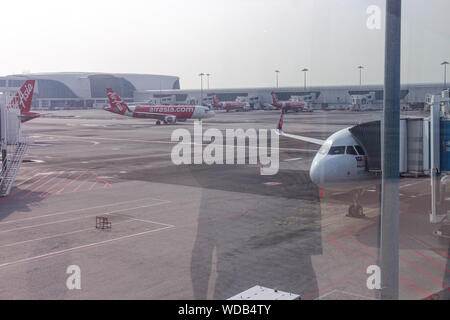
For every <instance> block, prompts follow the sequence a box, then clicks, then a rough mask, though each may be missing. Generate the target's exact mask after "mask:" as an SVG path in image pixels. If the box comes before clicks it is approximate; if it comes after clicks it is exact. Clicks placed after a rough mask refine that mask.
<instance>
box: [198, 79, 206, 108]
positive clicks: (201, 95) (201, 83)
mask: <svg viewBox="0 0 450 320" xmlns="http://www.w3.org/2000/svg"><path fill="white" fill-rule="evenodd" d="M204 75H205V74H204V73H203V72H202V73H200V74H199V76H200V105H203V76H204Z"/></svg>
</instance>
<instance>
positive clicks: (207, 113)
mask: <svg viewBox="0 0 450 320" xmlns="http://www.w3.org/2000/svg"><path fill="white" fill-rule="evenodd" d="M215 115H216V113H215V112H214V111H211V110H208V111H206V117H207V118H212V117H214V116H215Z"/></svg>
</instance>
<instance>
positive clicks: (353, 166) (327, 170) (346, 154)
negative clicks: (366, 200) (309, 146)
mask: <svg viewBox="0 0 450 320" xmlns="http://www.w3.org/2000/svg"><path fill="white" fill-rule="evenodd" d="M309 174H310V177H311V180H312V181H313V182H314V183H315V184H316V185H317V186H319V187H320V188H323V189H328V190H343V189H346V190H348V189H359V188H361V187H362V186H365V185H372V184H374V183H375V180H376V177H375V176H374V175H373V174H371V173H370V172H368V171H367V170H366V155H365V152H364V150H363V149H362V148H361V146H360V145H359V144H358V143H357V142H356V140H355V139H354V138H353V136H352V135H351V133H350V131H349V128H345V129H342V130H339V131H337V132H336V133H334V134H333V135H331V136H330V137H329V138H328V139H327V140H326V141H325V143H324V144H323V145H322V147H321V148H320V150H319V151H318V152H317V154H316V155H315V157H314V159H313V162H312V164H311V168H310V171H309Z"/></svg>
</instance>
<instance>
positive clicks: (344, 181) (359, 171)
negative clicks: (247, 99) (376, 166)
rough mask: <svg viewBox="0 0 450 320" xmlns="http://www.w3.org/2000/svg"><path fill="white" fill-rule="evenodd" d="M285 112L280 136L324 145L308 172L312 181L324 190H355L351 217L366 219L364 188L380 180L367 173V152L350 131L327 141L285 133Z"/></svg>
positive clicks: (282, 115) (283, 110)
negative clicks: (362, 202) (363, 200)
mask: <svg viewBox="0 0 450 320" xmlns="http://www.w3.org/2000/svg"><path fill="white" fill-rule="evenodd" d="M285 112H286V111H285V109H284V108H282V109H281V116H280V120H279V122H278V127H277V130H276V132H277V133H278V134H279V135H281V136H285V137H288V138H293V139H297V140H302V141H306V142H309V143H313V144H318V145H321V148H320V149H319V151H318V152H317V154H316V155H315V157H314V159H313V162H312V164H311V168H310V170H309V175H310V177H311V180H312V182H313V183H314V184H316V185H317V186H318V187H320V188H323V189H325V190H338V191H343V190H348V191H354V198H353V203H352V205H351V206H350V207H349V210H348V215H349V216H352V217H358V216H363V215H364V214H363V207H362V206H361V204H360V201H359V199H360V197H361V195H362V194H363V191H364V189H363V188H364V187H367V186H370V185H375V184H376V179H377V177H376V176H375V174H373V173H371V172H369V171H367V170H366V152H365V151H364V149H363V148H362V147H361V146H360V145H359V144H358V143H357V141H356V140H355V139H354V138H353V136H352V134H351V133H350V131H349V129H350V128H345V129H342V130H339V131H337V132H335V133H334V134H332V135H331V136H330V137H328V139H326V140H321V139H315V138H310V137H305V136H299V135H293V134H289V133H285V132H284V131H283V118H284V114H285Z"/></svg>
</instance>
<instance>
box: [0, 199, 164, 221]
mask: <svg viewBox="0 0 450 320" xmlns="http://www.w3.org/2000/svg"><path fill="white" fill-rule="evenodd" d="M142 200H156V201H162V202H163V203H162V204H165V203H170V202H171V201H169V200H163V199H157V198H151V197H149V198H142V199H136V200H129V201H122V202H116V203H112V204H105V205H101V206H94V207H90V208H82V209H75V210H69V211H63V212H57V213H50V214H45V215H40V216H36V217H29V218H24V219H15V220H10V221H3V222H0V225H2V224H9V223H14V222H22V221H27V220H34V219H39V218H45V217H53V216H57V215H63V214H70V213H74V212H80V211H87V210H91V209H98V208H105V207H112V206H117V205H119V204H124V203H130V202H138V201H142Z"/></svg>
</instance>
